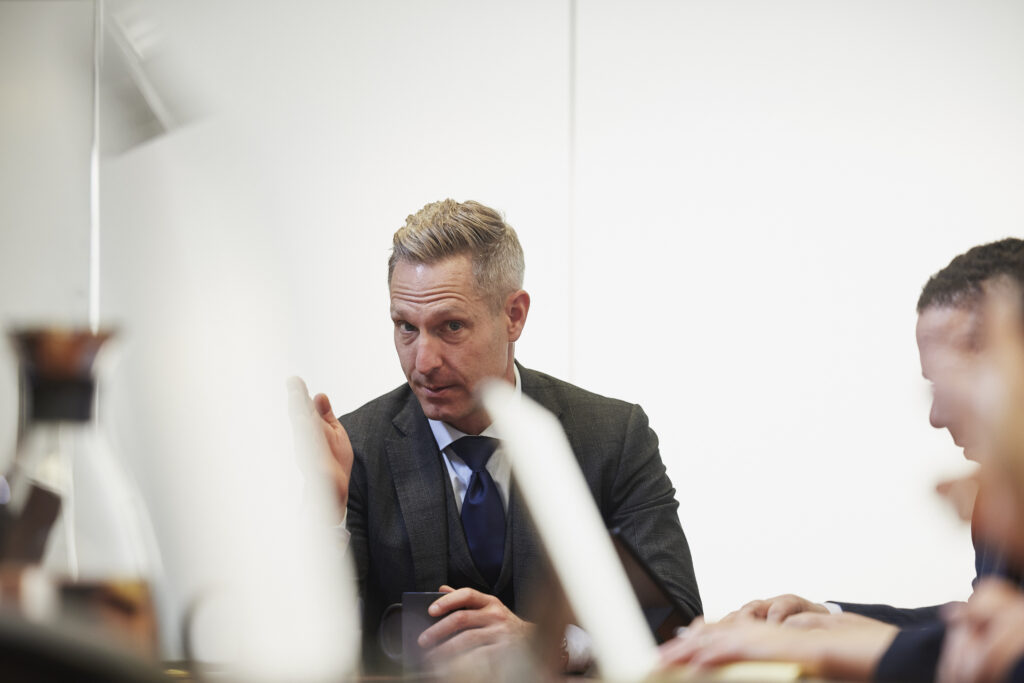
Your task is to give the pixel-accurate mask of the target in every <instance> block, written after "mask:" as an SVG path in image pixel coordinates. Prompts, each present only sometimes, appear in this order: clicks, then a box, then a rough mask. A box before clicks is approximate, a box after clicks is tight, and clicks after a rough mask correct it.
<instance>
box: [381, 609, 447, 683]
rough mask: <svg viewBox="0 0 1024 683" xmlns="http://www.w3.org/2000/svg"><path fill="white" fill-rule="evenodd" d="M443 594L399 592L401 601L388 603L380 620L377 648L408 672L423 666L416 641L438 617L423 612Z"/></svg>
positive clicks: (421, 654) (422, 658) (420, 651)
mask: <svg viewBox="0 0 1024 683" xmlns="http://www.w3.org/2000/svg"><path fill="white" fill-rule="evenodd" d="M442 595H446V594H445V593H402V602H401V604H399V603H397V602H396V603H395V604H393V605H389V606H388V608H387V609H386V610H384V615H383V616H382V617H381V619H380V632H379V633H378V640H379V641H380V649H381V650H382V651H383V652H384V654H385V655H387V657H388V658H389V659H390V660H391V661H394V662H402V663H403V665H404V666H405V669H406V670H408V671H416V670H419V669H422V668H423V664H424V661H423V660H424V655H425V654H426V653H425V651H424V650H423V648H421V647H420V646H419V643H417V642H416V640H417V639H418V638H419V637H420V634H421V633H423V632H424V631H426V630H427V629H428V628H429V627H430V626H432V625H433V624H436V623H437V622H438V621H440V620H441V618H442V617H432V616H430V615H429V614H427V608H429V607H430V606H431V605H432V604H433V603H434V601H435V600H437V599H438V598H440V597H441V596H442Z"/></svg>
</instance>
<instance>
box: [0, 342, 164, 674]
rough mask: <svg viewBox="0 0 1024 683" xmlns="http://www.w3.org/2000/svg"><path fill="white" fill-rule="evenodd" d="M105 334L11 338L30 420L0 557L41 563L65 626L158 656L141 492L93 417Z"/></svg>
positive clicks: (5, 507) (9, 491)
mask: <svg viewBox="0 0 1024 683" xmlns="http://www.w3.org/2000/svg"><path fill="white" fill-rule="evenodd" d="M109 337H110V334H109V333H106V332H100V333H96V334H94V333H90V332H87V331H81V330H60V329H30V330H21V331H17V332H14V333H12V334H11V335H10V339H11V341H12V343H13V346H14V348H15V351H16V353H17V357H18V360H19V364H20V371H21V387H22V397H21V399H22V419H23V420H24V427H23V429H22V431H21V433H20V434H19V438H18V444H17V450H16V453H15V457H14V461H13V464H12V465H11V468H10V470H9V471H8V474H7V476H6V484H7V486H6V490H0V493H3V494H5V495H4V497H3V498H2V499H0V520H2V521H0V562H2V563H3V564H4V566H5V567H6V568H7V571H8V572H11V571H12V567H13V568H14V571H17V569H18V568H25V567H30V568H31V567H34V568H41V570H42V572H43V573H44V575H45V576H47V577H48V578H49V579H51V581H52V585H53V586H55V592H56V597H57V600H56V606H57V608H56V610H55V611H54V612H53V614H52V616H55V617H59V618H60V619H61V621H62V623H64V624H73V625H77V626H78V627H82V629H81V630H83V631H86V632H89V633H91V634H93V635H95V636H97V637H99V638H102V639H104V640H107V641H109V642H110V643H112V644H116V645H120V646H125V647H127V648H128V649H130V650H133V651H134V652H135V653H137V654H140V655H142V656H145V657H149V658H155V657H156V656H157V650H158V642H157V637H156V636H157V634H156V630H157V629H156V623H157V622H156V616H155V613H154V607H153V600H152V596H151V591H150V588H151V586H150V581H152V580H154V579H156V578H157V577H158V576H159V574H160V562H159V553H158V551H157V549H156V543H155V541H154V537H153V533H152V527H151V525H150V522H149V516H148V514H147V512H146V510H145V507H144V506H143V505H142V501H141V497H140V496H139V494H138V491H137V489H136V487H135V486H134V484H133V482H132V481H131V479H130V477H129V476H128V474H127V473H126V472H125V470H124V469H123V468H122V467H121V465H120V463H119V462H118V461H117V460H116V458H114V456H113V454H112V452H111V450H110V448H109V446H108V444H107V442H106V440H105V439H104V438H103V435H102V433H101V430H100V429H99V428H98V425H97V423H96V420H95V419H94V411H93V408H94V402H95V395H96V381H95V378H94V364H95V360H96V358H97V354H98V353H99V351H100V348H101V347H102V345H103V344H104V342H105V341H107V339H108V338H109ZM0 488H2V487H0ZM28 597H29V596H21V599H22V600H23V601H24V600H25V599H27V598H28ZM22 607H23V608H24V607H26V605H22ZM26 611H35V612H38V611H39V610H38V609H37V608H33V609H32V610H26Z"/></svg>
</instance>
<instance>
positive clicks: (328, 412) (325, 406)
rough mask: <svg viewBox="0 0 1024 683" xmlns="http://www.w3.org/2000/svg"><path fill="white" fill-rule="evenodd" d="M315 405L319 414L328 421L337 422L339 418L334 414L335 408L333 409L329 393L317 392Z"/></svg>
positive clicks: (314, 400)
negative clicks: (328, 396)
mask: <svg viewBox="0 0 1024 683" xmlns="http://www.w3.org/2000/svg"><path fill="white" fill-rule="evenodd" d="M313 407H314V408H316V412H317V414H319V415H320V417H322V418H323V419H325V420H327V421H328V422H332V423H333V422H337V421H338V418H337V416H336V415H335V414H334V410H332V409H331V399H329V398H327V394H317V395H316V396H314V397H313Z"/></svg>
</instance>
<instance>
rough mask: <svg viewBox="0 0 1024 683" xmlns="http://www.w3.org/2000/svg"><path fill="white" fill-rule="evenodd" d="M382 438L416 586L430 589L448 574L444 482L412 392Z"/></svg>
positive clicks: (440, 465)
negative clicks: (388, 431) (391, 429)
mask: <svg viewBox="0 0 1024 683" xmlns="http://www.w3.org/2000/svg"><path fill="white" fill-rule="evenodd" d="M393 424H394V426H395V427H396V431H393V432H392V433H391V434H390V435H388V438H387V439H386V441H385V450H386V451H387V458H388V465H389V467H390V468H391V475H392V477H393V479H394V482H395V493H396V494H397V500H398V505H399V508H400V509H401V513H402V519H403V521H404V522H405V530H406V533H407V534H408V537H409V547H410V551H411V553H412V564H413V577H414V581H415V585H416V589H417V590H421V591H433V590H437V588H438V586H440V585H441V584H443V583H444V582H445V581H446V579H447V576H448V538H447V536H448V521H447V514H446V512H445V502H446V496H444V495H439V494H440V493H441V491H443V490H444V489H443V488H441V487H443V486H450V485H451V484H450V483H449V482H448V481H447V478H446V477H445V473H444V465H443V463H442V462H441V456H440V454H439V453H438V451H437V442H436V441H435V440H434V434H433V433H432V432H431V431H430V425H428V424H427V420H426V418H425V417H424V416H423V412H422V410H421V409H420V407H419V403H418V402H417V400H416V397H415V396H414V395H410V397H409V400H408V401H407V402H406V404H405V407H404V408H403V409H402V411H401V412H400V413H398V415H396V416H395V418H394V420H393Z"/></svg>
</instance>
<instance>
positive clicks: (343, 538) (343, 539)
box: [334, 508, 352, 548]
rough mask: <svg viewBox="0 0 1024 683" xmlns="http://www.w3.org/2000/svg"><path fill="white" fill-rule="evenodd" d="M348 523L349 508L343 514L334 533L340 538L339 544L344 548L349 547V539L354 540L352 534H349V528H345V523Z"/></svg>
mask: <svg viewBox="0 0 1024 683" xmlns="http://www.w3.org/2000/svg"><path fill="white" fill-rule="evenodd" d="M346 521H348V508H345V511H344V512H343V513H341V521H340V522H338V524H337V525H336V526H335V527H334V533H335V534H336V535H337V536H338V542H339V543H340V544H341V547H342V548H347V547H348V539H350V538H352V534H351V533H349V530H348V527H346V526H345V522H346Z"/></svg>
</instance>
